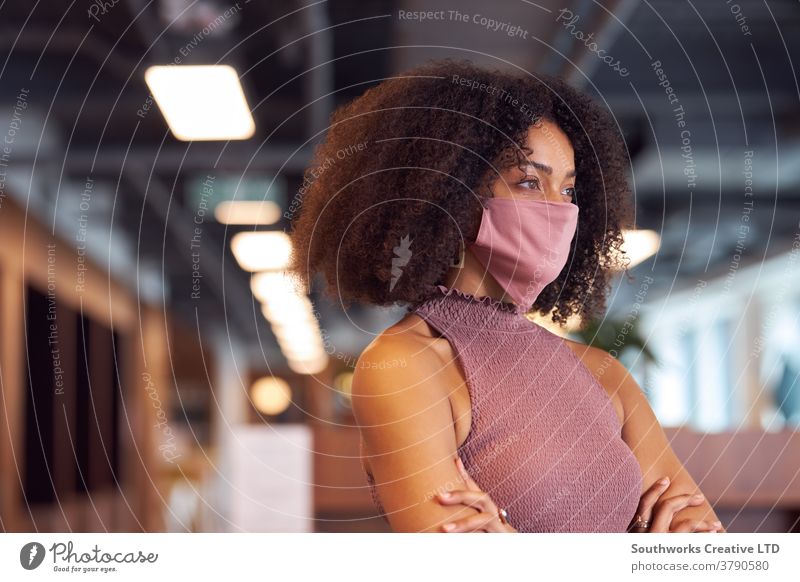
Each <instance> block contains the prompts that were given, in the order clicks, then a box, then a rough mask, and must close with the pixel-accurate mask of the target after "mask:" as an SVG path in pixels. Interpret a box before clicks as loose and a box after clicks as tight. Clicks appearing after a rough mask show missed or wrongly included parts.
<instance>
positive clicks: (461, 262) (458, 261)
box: [450, 240, 464, 269]
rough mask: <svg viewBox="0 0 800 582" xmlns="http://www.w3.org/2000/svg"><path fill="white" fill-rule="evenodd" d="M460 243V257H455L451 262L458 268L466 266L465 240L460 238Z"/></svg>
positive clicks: (452, 265) (451, 264)
mask: <svg viewBox="0 0 800 582" xmlns="http://www.w3.org/2000/svg"><path fill="white" fill-rule="evenodd" d="M458 245H459V249H460V250H459V252H458V258H457V259H454V260H453V262H452V263H450V266H451V267H455V268H457V269H461V268H463V267H464V241H463V240H460V241H459V242H458Z"/></svg>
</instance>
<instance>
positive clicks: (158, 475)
mask: <svg viewBox="0 0 800 582" xmlns="http://www.w3.org/2000/svg"><path fill="white" fill-rule="evenodd" d="M420 10H423V11H443V12H441V17H437V18H435V19H429V20H426V21H420V20H419V19H416V18H415V17H413V16H409V15H408V13H410V12H414V11H420ZM453 10H457V11H458V12H459V13H460V15H455V14H454V13H452V12H449V11H453ZM465 15H466V16H465ZM492 22H495V23H499V24H498V25H497V26H495V25H494V24H492ZM0 44H1V45H2V51H1V52H0V57H2V58H1V59H0V60H2V66H1V67H0V78H1V81H2V82H0V111H1V112H2V114H0V134H1V135H0V139H2V140H3V143H2V144H0V381H1V382H2V384H1V385H0V386H1V388H2V403H1V408H0V434H1V435H2V436H0V528H1V529H2V530H3V531H33V530H38V531H320V532H341V531H387V529H388V528H387V526H386V523H385V522H384V521H383V520H381V519H380V518H377V517H376V516H375V509H374V507H373V506H372V503H371V501H370V497H369V494H368V490H367V489H366V482H365V479H364V474H363V473H362V470H361V465H360V460H359V447H358V432H357V430H356V428H354V426H353V417H352V413H351V410H350V407H349V401H348V388H349V385H350V379H351V377H352V372H353V367H354V365H355V362H356V360H357V358H358V355H359V353H360V351H361V350H362V349H363V348H364V346H366V344H367V343H369V341H371V339H372V338H373V337H374V335H375V334H377V333H379V332H380V331H381V330H383V329H384V328H385V327H387V326H388V325H390V324H391V323H392V322H394V321H396V320H397V319H398V318H399V317H401V316H402V315H403V313H404V310H403V309H402V308H400V307H398V308H396V309H373V308H367V307H359V306H354V307H352V308H350V309H348V310H347V311H344V310H343V309H341V308H340V306H339V305H338V304H337V303H336V302H334V301H331V300H329V299H326V298H324V297H322V296H321V294H320V292H319V289H318V288H312V289H308V290H302V291H305V292H302V293H298V292H296V291H295V290H293V289H291V288H290V287H287V286H286V284H285V281H284V280H283V279H282V278H281V276H280V271H281V268H282V265H283V264H284V262H285V259H286V256H287V253H288V251H289V250H290V249H289V247H288V246H287V240H286V237H285V235H283V234H282V233H283V232H284V231H285V230H286V229H287V227H288V225H289V221H288V217H291V216H292V215H293V213H294V212H296V211H297V204H298V200H299V199H301V198H298V196H297V195H298V192H300V191H301V190H302V188H303V186H304V185H303V170H304V169H305V168H306V166H307V165H308V163H309V159H310V152H311V150H312V148H313V145H314V143H316V142H317V141H318V140H319V139H320V138H321V135H322V132H324V130H325V127H326V125H327V121H328V116H329V114H330V112H331V111H332V109H333V108H334V107H336V106H337V105H339V104H341V103H343V102H345V101H347V100H348V99H350V98H353V97H355V96H357V95H359V94H360V93H362V92H363V91H364V90H365V89H367V88H368V87H370V86H372V85H374V84H375V83H377V82H379V80H380V79H382V78H386V77H388V76H391V75H392V74H395V73H397V72H399V71H402V70H404V69H407V68H409V67H411V66H414V65H416V64H419V63H422V62H424V61H425V60H427V59H429V58H439V57H452V58H457V59H458V58H466V59H471V60H473V61H475V62H478V63H482V64H485V65H488V66H492V67H500V68H512V69H517V70H530V71H541V72H547V73H552V74H560V75H564V76H565V77H566V78H568V79H569V80H570V82H571V83H573V84H574V85H575V86H577V87H580V88H582V89H584V90H586V91H587V92H589V93H590V94H592V95H593V96H594V97H595V98H596V99H597V100H598V101H600V102H602V103H604V104H605V105H606V106H607V107H608V108H610V110H611V111H612V113H613V114H614V116H615V118H616V120H617V121H618V123H619V127H620V131H621V132H623V133H624V136H625V139H626V142H627V145H628V149H629V153H630V158H631V173H630V178H631V183H632V185H633V188H634V191H635V197H636V200H635V204H636V225H635V228H632V229H631V231H630V232H629V233H628V236H627V237H626V246H627V252H628V253H629V255H630V256H631V257H632V258H634V259H635V260H636V261H638V264H637V265H636V266H635V267H633V268H632V269H631V270H630V273H631V275H632V276H633V278H632V279H630V280H623V279H622V278H620V279H619V281H618V283H617V284H616V285H615V286H614V288H613V289H612V292H611V295H610V299H609V308H608V313H607V315H606V317H605V318H604V319H603V320H602V321H600V322H585V323H587V330H584V331H583V332H579V331H577V327H576V324H577V323H578V322H572V323H571V324H570V326H568V327H567V328H564V329H558V330H556V331H557V332H558V333H562V334H564V335H571V336H572V337H576V338H582V339H583V341H587V342H588V341H590V342H592V343H594V344H596V345H599V346H601V347H604V348H605V349H608V350H615V351H614V352H613V353H614V354H615V355H617V356H618V357H619V358H620V359H621V360H622V361H623V362H624V363H625V365H626V366H627V367H628V368H629V369H630V370H631V372H632V373H633V374H634V376H635V377H636V379H637V381H638V382H639V384H640V385H641V386H642V388H643V390H644V391H645V392H646V394H647V396H648V398H649V399H650V402H651V403H652V405H653V408H654V410H655V411H656V413H657V415H658V417H659V419H660V420H661V422H662V423H663V425H664V426H665V428H666V430H667V432H668V435H669V437H670V439H671V442H672V444H673V447H674V448H675V450H676V452H677V453H678V455H679V456H680V457H681V459H682V461H683V462H684V463H685V464H686V466H687V467H688V468H689V470H690V472H691V473H692V475H693V476H694V478H695V479H696V480H697V481H698V483H699V484H700V485H701V488H702V490H703V491H704V493H705V494H706V495H707V496H708V497H709V498H710V500H711V501H712V503H713V504H714V506H715V507H716V509H717V511H718V514H719V515H720V517H721V518H722V519H723V521H724V523H725V525H726V526H727V528H728V529H729V531H760V532H784V531H798V530H799V529H800V525H798V520H800V478H799V477H798V472H800V439H798V433H797V428H798V425H799V424H800V385H799V382H798V374H800V320H798V316H799V315H798V314H800V261H799V260H798V258H800V238H799V237H800V224H799V222H800V85H799V84H798V69H797V63H798V62H800V5H799V4H798V3H797V2H796V1H794V0H776V1H770V2H761V1H756V0H736V1H735V2H726V1H722V0H719V1H717V0H714V1H710V0H695V1H688V0H686V1H684V0H681V1H677V2H676V1H673V0H654V1H651V2H638V1H632V0H617V1H614V0H610V1H604V2H595V1H583V0H573V1H567V2H561V3H554V2H549V1H547V0H544V1H542V2H527V1H522V0H507V1H504V2H499V3H498V2H495V3H489V4H487V3H485V2H479V1H478V0H466V1H463V0H462V1H460V2H457V3H456V2H453V3H451V4H448V3H445V2H441V1H440V0H437V1H435V2H430V1H428V2H421V1H420V0H374V1H366V2H365V1H355V0H331V1H327V2H326V1H321V2H313V3H312V2H295V1H292V0H284V1H281V2H248V1H247V0H239V1H238V2H234V1H233V0H110V1H107V2H101V1H100V0H93V1H89V0H82V1H77V2H66V1H63V2H60V1H57V0H53V1H47V2H37V3H27V2H13V3H12V2H5V3H2V4H0ZM603 51H604V52H603ZM195 67H203V68H195ZM343 155H346V153H345V154H343ZM542 323H543V324H546V322H542Z"/></svg>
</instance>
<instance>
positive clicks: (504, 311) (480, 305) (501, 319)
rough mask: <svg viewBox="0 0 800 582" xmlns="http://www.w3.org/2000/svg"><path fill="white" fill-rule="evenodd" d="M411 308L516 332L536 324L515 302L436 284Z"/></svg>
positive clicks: (476, 326)
mask: <svg viewBox="0 0 800 582" xmlns="http://www.w3.org/2000/svg"><path fill="white" fill-rule="evenodd" d="M414 311H415V312H418V313H419V314H420V315H423V316H424V315H433V316H434V317H437V318H438V319H439V320H441V321H442V322H443V323H446V324H447V325H457V326H468V327H471V328H474V329H484V330H488V329H492V330H497V331H508V332H517V331H523V330H530V328H531V327H536V324H535V323H533V322H532V321H531V320H529V319H528V318H527V317H525V311H524V310H523V309H522V308H521V307H520V306H519V305H517V304H516V303H506V302H505V301H500V300H499V299H495V298H494V297H489V296H488V295H482V296H479V297H478V296H475V295H473V294H471V293H467V292H464V291H461V290H460V289H456V288H454V287H447V286H446V285H436V294H435V295H433V296H432V297H430V298H429V299H427V300H426V301H424V302H422V303H421V304H420V305H418V306H417V307H416V308H415V309H414Z"/></svg>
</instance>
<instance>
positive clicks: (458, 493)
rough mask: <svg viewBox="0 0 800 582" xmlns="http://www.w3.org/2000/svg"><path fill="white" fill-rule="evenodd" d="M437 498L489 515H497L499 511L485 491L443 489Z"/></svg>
mask: <svg viewBox="0 0 800 582" xmlns="http://www.w3.org/2000/svg"><path fill="white" fill-rule="evenodd" d="M437 498H438V499H439V502H440V503H442V504H444V505H456V504H463V505H469V506H470V507H474V508H475V509H477V510H478V511H481V512H484V513H488V514H489V515H497V513H498V510H497V506H495V504H494V502H493V501H492V499H491V498H490V497H489V496H488V495H487V494H486V493H484V492H483V491H473V490H467V489H456V490H455V491H443V492H442V493H439V494H438V495H437Z"/></svg>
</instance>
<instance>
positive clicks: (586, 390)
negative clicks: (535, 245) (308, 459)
mask: <svg viewBox="0 0 800 582" xmlns="http://www.w3.org/2000/svg"><path fill="white" fill-rule="evenodd" d="M414 313H416V314H417V315H419V316H420V317H422V318H423V319H425V321H426V322H427V323H428V324H429V325H430V326H431V327H433V328H434V329H436V330H438V331H439V333H441V334H442V335H443V336H444V337H445V338H446V339H447V340H448V341H449V342H450V344H451V345H452V347H453V349H454V351H455V353H456V355H457V357H458V359H459V361H460V363H461V367H462V369H463V370H464V374H465V377H466V381H467V388H468V390H469V395H470V407H471V415H472V424H471V427H470V430H469V433H468V434H467V438H466V440H465V441H464V442H463V443H462V444H461V445H460V446H459V447H458V454H459V456H460V457H461V460H462V461H463V462H464V466H465V467H466V469H467V472H468V473H469V474H470V476H471V477H472V478H473V479H474V480H475V482H476V483H477V484H478V485H479V486H480V488H481V489H482V490H483V491H485V492H487V493H488V494H489V496H490V497H491V498H492V499H493V500H494V502H495V503H496V504H497V506H498V507H502V508H504V509H506V511H508V516H509V517H508V519H509V522H510V523H511V525H513V526H514V527H515V528H516V529H517V530H518V531H520V532H624V531H626V529H627V526H628V525H629V524H630V522H631V520H632V519H633V516H634V513H635V511H636V507H637V505H638V502H639V498H640V496H641V486H642V473H641V469H640V467H639V463H638V461H637V459H636V457H635V456H634V455H633V452H632V451H631V450H630V448H629V447H628V445H627V444H626V443H625V442H624V441H623V440H622V436H621V430H622V426H621V424H620V421H619V417H618V416H617V413H616V412H615V409H614V405H613V403H612V402H611V399H610V398H609V396H608V394H607V393H606V391H605V389H604V388H603V387H602V386H601V385H600V384H599V383H598V381H597V379H596V378H595V377H594V375H593V374H592V373H591V372H590V371H589V370H588V369H587V368H586V366H584V364H583V362H581V360H580V359H579V358H578V356H577V355H576V354H575V353H574V352H573V351H572V350H571V349H570V348H569V347H568V346H567V345H566V344H565V343H564V341H563V339H562V338H560V337H559V336H557V335H555V334H553V333H552V332H550V331H548V330H547V329H545V328H543V327H541V326H540V325H537V324H535V323H533V322H532V321H530V320H528V319H527V318H526V317H525V316H524V313H523V312H522V311H520V309H519V307H518V306H517V305H515V304H513V303H505V302H502V301H500V300H497V299H494V298H492V297H488V296H484V297H474V296H472V295H470V294H467V293H463V292H461V291H459V290H457V289H452V288H448V287H445V286H444V285H439V286H437V294H436V295H435V296H434V297H432V298H431V299H428V300H427V301H425V302H424V303H422V304H421V305H419V306H418V307H417V308H416V309H415V310H414ZM362 447H363V443H362ZM362 450H363V449H362ZM366 475H367V483H368V484H369V488H370V492H371V494H372V499H373V502H374V503H375V506H376V508H377V509H378V511H379V512H380V513H381V515H384V517H385V514H384V509H383V507H382V505H381V503H380V499H379V498H378V494H377V489H376V487H375V481H374V479H373V477H372V475H370V474H369V473H367V474H366Z"/></svg>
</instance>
